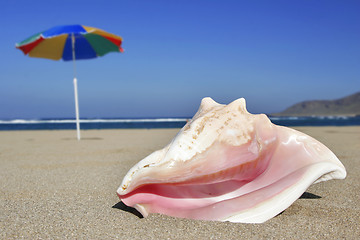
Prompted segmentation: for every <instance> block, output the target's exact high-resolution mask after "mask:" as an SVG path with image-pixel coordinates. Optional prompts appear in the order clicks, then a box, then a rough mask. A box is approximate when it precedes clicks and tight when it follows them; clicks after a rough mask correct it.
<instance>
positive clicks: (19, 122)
mask: <svg viewBox="0 0 360 240" xmlns="http://www.w3.org/2000/svg"><path fill="white" fill-rule="evenodd" d="M187 120H188V119H187V118H155V119H151V118H149V119H80V123H132V122H186V121H187ZM75 122H76V120H75V119H59V120H57V119H53V120H26V119H14V120H0V124H43V123H75Z"/></svg>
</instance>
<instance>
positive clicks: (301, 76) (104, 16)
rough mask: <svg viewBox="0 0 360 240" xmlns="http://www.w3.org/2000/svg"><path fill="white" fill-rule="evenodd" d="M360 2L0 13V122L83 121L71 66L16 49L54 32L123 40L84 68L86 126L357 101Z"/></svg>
mask: <svg viewBox="0 0 360 240" xmlns="http://www.w3.org/2000/svg"><path fill="white" fill-rule="evenodd" d="M359 13H360V1H358V0H354V1H347V0H344V1H331V0H317V1H312V0H311V1H310V0H304V1H276V0H272V1H265V0H264V1H257V0H254V1H250V0H249V1H241V0H234V1H231V0H221V1H220V0H218V1H214V0H181V1H175V0H151V1H150V0H141V1H140V0H114V1H90V0H88V1H76V0H73V1H68V0H61V1H45V0H44V1H31V2H29V1H24V0H17V1H1V2H0V24H1V25H0V26H1V31H2V37H1V38H0V119H14V118H25V119H32V118H58V117H74V112H75V107H74V96H73V93H74V92H73V91H74V90H73V84H72V78H73V65H72V62H63V61H53V60H48V59H39V58H31V57H28V56H24V54H23V53H22V52H21V51H20V50H17V49H15V43H16V42H20V41H22V40H24V39H25V38H27V37H29V36H31V35H33V34H35V33H38V32H40V31H43V30H46V29H48V28H50V27H53V26H56V25H64V24H82V25H85V26H93V27H97V28H101V29H103V30H106V31H109V32H111V33H114V34H117V35H120V36H122V37H123V45H122V46H123V48H124V49H125V52H124V53H109V54H108V55H106V56H104V57H100V58H96V59H91V60H81V61H77V77H78V84H79V104H80V117H125V118H126V117H175V116H179V117H180V116H185V117H188V116H192V115H193V114H194V113H195V111H196V110H197V108H198V106H199V104H200V101H201V99H202V98H203V97H206V96H209V97H212V98H213V99H214V100H216V101H217V102H220V103H226V104H227V103H229V102H231V101H233V100H235V99H237V98H240V97H244V98H245V99H246V101H247V106H248V110H249V111H250V112H252V113H272V112H277V111H281V110H284V109H285V108H286V107H288V106H290V105H292V104H294V103H297V102H299V101H304V100H313V99H337V98H341V97H343V96H346V95H349V94H352V93H355V92H358V91H360V14H359Z"/></svg>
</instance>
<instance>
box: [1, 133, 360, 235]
mask: <svg viewBox="0 0 360 240" xmlns="http://www.w3.org/2000/svg"><path fill="white" fill-rule="evenodd" d="M296 129H298V130H300V131H303V132H305V133H307V134H309V135H311V136H313V137H315V138H316V139H318V140H320V141H321V142H323V143H324V144H325V145H327V146H328V147H329V148H330V149H331V150H332V151H333V152H334V153H335V154H336V155H337V156H338V157H339V159H340V160H341V161H342V163H343V164H344V165H345V167H346V169H347V171H348V176H347V178H346V179H345V180H332V181H327V182H323V183H319V184H315V185H312V186H310V188H309V189H308V190H307V191H306V194H304V195H303V197H301V198H300V199H298V200H297V201H295V202H294V203H293V204H292V205H291V206H290V207H289V208H288V209H286V210H285V211H284V212H283V213H282V214H280V215H278V216H276V217H274V218H272V219H270V220H269V221H267V222H265V223H263V224H241V223H229V222H211V221H195V220H189V219H180V218H173V217H169V216H165V215H160V214H151V215H150V216H149V217H148V218H142V219H141V218H139V217H138V216H136V215H135V214H133V213H131V212H129V211H125V210H126V209H125V210H124V207H123V206H121V204H120V203H119V199H118V197H117V196H116V189H117V188H118V187H119V185H120V183H121V180H122V178H123V177H124V175H125V174H126V172H127V171H128V170H129V169H130V167H132V166H133V165H134V164H135V163H136V162H138V161H139V160H141V159H142V158H143V157H145V156H147V155H148V154H150V153H151V152H153V151H154V150H157V149H159V148H162V147H163V146H165V145H166V144H167V143H168V142H169V141H170V140H171V139H172V138H173V137H174V136H175V134H176V133H177V131H178V129H161V130H87V131H82V136H83V140H81V141H77V140H76V138H75V136H76V135H75V131H68V130H62V131H0V183H1V185H0V239H356V238H358V237H359V236H360V127H298V128H296ZM119 208H120V209H119ZM121 208H122V209H123V210H122V209H121Z"/></svg>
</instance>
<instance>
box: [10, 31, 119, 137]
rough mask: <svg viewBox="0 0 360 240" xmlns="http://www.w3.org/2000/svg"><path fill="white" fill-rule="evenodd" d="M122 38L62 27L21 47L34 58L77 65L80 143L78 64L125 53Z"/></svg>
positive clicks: (22, 43) (43, 34) (109, 34)
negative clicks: (86, 60)
mask: <svg viewBox="0 0 360 240" xmlns="http://www.w3.org/2000/svg"><path fill="white" fill-rule="evenodd" d="M121 43H122V38H121V37H119V36H117V35H115V34H112V33H108V32H105V31H103V30H101V29H98V28H94V27H87V26H83V25H62V26H56V27H53V28H50V29H48V30H46V31H43V32H40V33H38V34H35V35H33V36H31V37H29V38H27V39H25V40H24V41H22V42H20V43H17V44H16V48H18V49H20V50H21V51H23V52H24V54H25V55H29V56H30V57H39V58H48V59H53V60H60V59H62V60H64V61H71V60H72V61H73V63H74V64H73V65H74V93H75V114H76V129H77V138H78V140H80V121H79V103H78V93H77V78H76V64H75V60H79V59H90V58H96V57H99V56H104V55H105V54H107V53H109V52H123V49H122V48H121Z"/></svg>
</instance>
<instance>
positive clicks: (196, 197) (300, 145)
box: [117, 98, 346, 223]
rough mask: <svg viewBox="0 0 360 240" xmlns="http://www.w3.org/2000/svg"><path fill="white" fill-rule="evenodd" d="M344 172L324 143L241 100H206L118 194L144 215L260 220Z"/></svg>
mask: <svg viewBox="0 0 360 240" xmlns="http://www.w3.org/2000/svg"><path fill="white" fill-rule="evenodd" d="M345 176H346V170H345V168H344V166H343V165H342V164H341V162H340V161H339V159H338V158H337V157H336V156H335V154H334V153H332V152H331V151H330V150H329V149H328V148H327V147H326V146H324V145H323V144H322V143H320V142H318V141H317V140H315V139H314V138H312V137H310V136H308V135H305V134H303V133H301V132H298V131H296V130H293V129H290V128H286V127H282V126H277V125H274V124H272V123H271V121H270V120H269V119H268V118H267V116H266V115H264V114H258V115H253V114H250V113H249V112H248V111H247V110H246V107H245V99H243V98H240V99H238V100H235V101H234V102H232V103H230V104H229V105H222V104H218V103H216V102H215V101H213V100H212V99H211V98H204V99H203V100H202V102H201V105H200V108H199V110H198V112H197V113H196V114H195V116H194V117H193V118H192V119H191V121H189V122H188V123H187V124H186V125H185V126H184V127H183V128H182V129H181V130H180V132H179V133H178V134H177V135H176V136H175V138H174V139H173V140H172V142H171V143H170V144H169V145H167V146H166V147H165V148H163V149H161V150H158V151H156V152H154V153H152V154H150V155H149V156H148V157H146V158H144V159H143V160H141V161H140V162H139V163H137V164H136V165H135V166H134V167H132V168H131V169H130V171H129V172H128V173H127V175H126V176H125V177H124V179H123V182H122V184H121V186H120V187H119V189H118V190H117V194H118V196H119V197H120V199H121V200H122V201H123V203H125V204H126V205H127V206H130V207H134V208H136V209H137V210H138V211H139V212H140V213H141V214H142V215H143V216H144V217H146V216H147V215H148V214H149V213H161V214H166V215H170V216H175V217H181V218H190V219H202V220H218V221H230V222H243V223H262V222H265V221H267V220H268V219H270V218H272V217H274V216H276V215H277V214H279V213H280V212H282V211H284V210H285V209H286V208H287V207H289V206H290V205H291V204H292V203H293V202H294V201H295V200H296V199H298V198H299V197H300V196H301V195H302V194H303V193H304V192H305V190H306V189H307V188H308V187H309V186H310V185H311V184H313V183H318V182H321V181H326V180H330V179H343V178H345Z"/></svg>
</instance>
